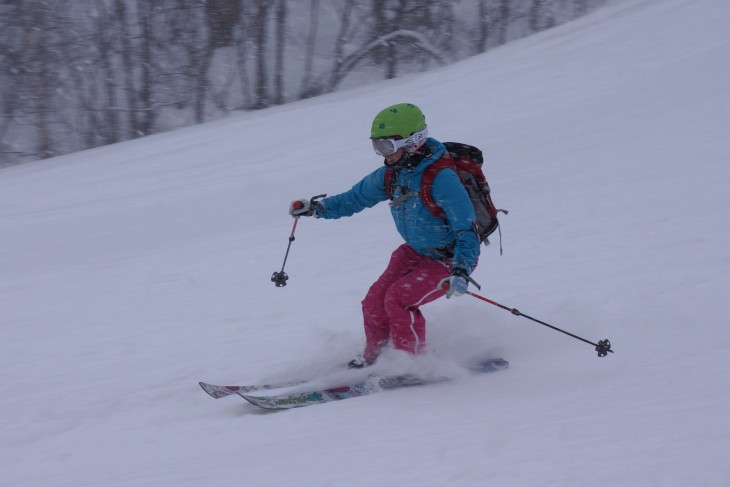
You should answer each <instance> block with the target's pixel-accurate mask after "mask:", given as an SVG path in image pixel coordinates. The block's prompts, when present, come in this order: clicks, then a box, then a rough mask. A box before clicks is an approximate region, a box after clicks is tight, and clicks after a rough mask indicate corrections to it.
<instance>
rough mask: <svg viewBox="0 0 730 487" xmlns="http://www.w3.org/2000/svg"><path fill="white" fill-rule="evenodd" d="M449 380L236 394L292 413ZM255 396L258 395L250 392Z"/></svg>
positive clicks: (494, 365)
mask: <svg viewBox="0 0 730 487" xmlns="http://www.w3.org/2000/svg"><path fill="white" fill-rule="evenodd" d="M508 367H509V362H507V361H506V360H504V359H502V358H495V359H489V360H483V361H481V362H478V363H476V364H474V366H472V367H469V370H471V371H472V372H475V373H488V372H497V371H499V370H504V369H506V368H508ZM448 380H449V378H448V377H440V378H438V377H437V378H429V379H425V378H421V377H418V376H415V375H402V376H388V377H371V378H369V379H368V380H366V381H365V382H361V383H358V384H352V385H346V386H341V387H333V388H329V389H322V390H316V391H308V392H299V393H293V394H281V395H258V394H256V395H253V394H248V393H247V392H234V394H238V395H239V396H241V397H242V398H243V399H245V400H246V401H248V402H249V403H251V404H253V405H254V406H257V407H260V408H264V409H292V408H299V407H305V406H313V405H315V404H325V403H328V402H334V401H341V400H343V399H350V398H353V397H361V396H367V395H369V394H372V393H374V392H378V391H381V390H389V389H399V388H402V387H412V386H422V385H427V384H435V383H438V382H445V381H448ZM249 392H255V391H249Z"/></svg>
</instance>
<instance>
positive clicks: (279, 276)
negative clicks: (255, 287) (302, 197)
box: [271, 194, 327, 287]
mask: <svg viewBox="0 0 730 487" xmlns="http://www.w3.org/2000/svg"><path fill="white" fill-rule="evenodd" d="M325 196H327V195H326V194H321V195H319V196H315V197H313V198H312V199H311V200H309V204H310V205H315V204H316V203H317V200H318V199H320V198H324V197H325ZM300 204H301V203H300ZM297 209H299V208H297ZM297 223H299V217H298V216H295V217H294V226H293V227H292V229H291V235H289V245H287V247H286V254H284V263H283V264H281V270H280V271H279V272H274V273H273V274H272V275H271V282H273V283H274V285H276V287H284V286H286V281H288V280H289V276H287V275H286V272H284V267H285V266H286V259H288V258H289V250H290V249H291V243H292V242H293V241H294V240H296V237H294V232H296V231H297Z"/></svg>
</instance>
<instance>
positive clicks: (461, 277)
mask: <svg viewBox="0 0 730 487" xmlns="http://www.w3.org/2000/svg"><path fill="white" fill-rule="evenodd" d="M467 277H468V274H467V273H466V272H465V271H464V270H463V269H454V270H453V271H451V275H450V276H449V277H447V278H446V279H444V280H443V281H441V287H442V288H446V299H450V298H451V296H461V295H463V294H464V293H466V289H467V287H468V286H469V282H468V281H467V280H466V278H467Z"/></svg>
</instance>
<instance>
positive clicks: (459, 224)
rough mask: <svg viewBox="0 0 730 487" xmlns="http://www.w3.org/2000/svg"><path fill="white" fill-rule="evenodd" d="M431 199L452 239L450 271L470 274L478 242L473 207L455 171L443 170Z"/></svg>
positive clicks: (435, 184) (477, 250)
mask: <svg viewBox="0 0 730 487" xmlns="http://www.w3.org/2000/svg"><path fill="white" fill-rule="evenodd" d="M431 195H432V196H433V199H434V201H435V202H436V204H438V205H439V206H440V207H441V209H442V210H443V212H444V214H445V215H446V220H447V221H448V222H449V228H450V229H451V231H452V232H454V236H455V238H456V240H455V246H454V257H453V258H452V259H451V268H452V269H456V268H459V269H463V270H464V271H466V272H467V273H469V274H471V271H472V270H473V269H474V267H476V264H477V260H478V259H479V251H480V247H479V245H480V241H479V234H478V233H477V230H476V215H475V214H474V206H473V205H472V202H471V200H470V199H469V194H468V193H467V192H466V188H464V185H463V184H462V183H461V180H459V176H458V175H457V174H456V172H455V171H453V170H451V169H443V170H442V171H440V172H439V173H438V174H437V175H436V178H435V179H434V181H433V186H432V187H431Z"/></svg>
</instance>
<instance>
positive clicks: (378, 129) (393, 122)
mask: <svg viewBox="0 0 730 487" xmlns="http://www.w3.org/2000/svg"><path fill="white" fill-rule="evenodd" d="M370 139H371V140H372V144H373V149H374V150H375V153H376V154H377V155H379V156H381V157H383V158H384V161H383V162H384V165H383V166H381V167H379V168H378V169H376V170H375V171H373V172H372V173H370V174H368V175H367V176H365V178H363V179H362V180H361V181H360V182H358V183H357V184H355V185H354V186H353V187H352V189H350V190H349V191H346V192H344V193H341V194H338V195H334V196H330V197H327V198H324V199H322V200H319V201H314V203H312V201H313V200H307V199H299V200H296V201H293V202H292V203H291V205H290V207H289V214H290V215H292V216H293V217H294V218H298V217H301V216H314V217H316V218H325V219H336V218H341V217H344V216H352V215H353V214H355V213H358V212H360V211H362V210H364V209H365V208H371V207H373V206H375V205H376V204H378V203H380V202H381V201H385V200H388V199H389V196H388V193H389V192H390V194H391V195H392V196H391V197H390V199H391V202H390V208H391V210H390V211H391V214H392V216H393V220H394V221H395V226H396V228H397V229H398V232H399V233H400V234H401V236H402V237H403V239H404V240H405V243H404V244H402V245H401V246H400V247H398V248H397V249H396V250H395V251H394V252H393V254H392V255H391V258H390V262H389V263H388V266H387V267H386V269H385V271H384V272H383V274H382V275H381V276H380V277H379V278H378V280H377V281H375V283H373V285H372V286H371V287H370V290H369V291H368V293H367V295H366V296H365V299H364V300H363V301H362V312H363V322H364V326H365V338H366V344H365V349H364V351H363V353H362V355H358V356H357V357H355V358H354V359H353V360H352V361H351V362H350V363H349V364H348V367H350V368H362V367H366V366H368V365H371V364H373V363H374V362H375V360H376V359H377V358H378V356H379V355H380V353H381V352H382V350H383V348H384V347H385V346H386V345H387V344H388V342H389V341H390V342H392V346H393V348H395V349H397V350H404V351H406V352H409V353H411V354H418V353H420V352H422V351H423V350H424V346H425V338H426V321H425V319H424V317H423V315H422V314H421V310H420V307H421V306H422V305H424V304H426V303H430V302H432V301H434V300H435V299H438V298H439V297H441V296H444V295H446V297H447V298H451V297H452V296H460V295H462V294H464V293H465V292H466V290H467V287H468V280H469V275H470V274H471V272H472V271H473V270H474V268H475V267H476V265H477V259H478V257H479V245H480V240H479V236H478V234H477V231H476V224H475V214H474V207H473V205H472V203H471V201H470V199H469V196H468V194H467V192H466V189H465V188H464V186H463V185H462V183H461V181H460V180H459V176H458V175H457V174H456V172H455V171H453V170H452V169H448V168H446V169H443V170H441V171H439V172H438V174H437V176H436V178H435V179H434V181H433V186H432V188H431V194H432V195H433V198H434V200H435V201H436V203H437V204H438V205H439V206H440V207H441V208H442V209H443V211H444V214H445V216H446V218H445V219H442V218H438V217H436V216H434V215H432V214H431V213H430V212H429V211H428V209H427V207H426V206H425V205H424V203H423V202H422V200H421V198H420V197H419V195H418V191H419V188H420V181H421V175H422V173H423V171H424V169H425V168H426V167H427V166H429V165H430V164H432V163H434V162H435V161H437V160H438V159H439V158H440V157H441V156H442V155H443V154H444V151H445V148H444V145H443V144H442V143H441V142H439V141H438V140H436V139H433V138H431V137H428V129H427V126H426V119H425V117H424V115H423V113H422V112H421V110H420V109H419V108H418V107H417V106H416V105H413V104H411V103H400V104H397V105H393V106H390V107H387V108H385V109H384V110H382V111H381V112H380V113H378V114H377V115H376V116H375V119H374V120H373V123H372V129H371V132H370ZM387 168H390V171H389V174H391V175H392V177H391V178H390V181H389V182H386V180H385V179H386V169H387ZM386 184H389V185H390V189H391V191H387V190H386ZM446 283H448V286H445V284H446ZM445 288H447V289H448V290H447V289H445Z"/></svg>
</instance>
